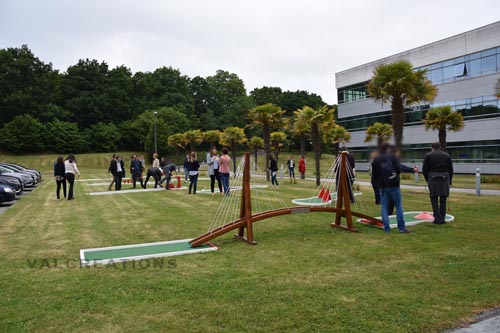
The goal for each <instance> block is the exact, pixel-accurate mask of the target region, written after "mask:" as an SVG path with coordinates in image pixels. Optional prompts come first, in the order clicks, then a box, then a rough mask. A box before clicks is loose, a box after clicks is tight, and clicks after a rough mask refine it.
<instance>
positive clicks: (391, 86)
mask: <svg viewBox="0 0 500 333" xmlns="http://www.w3.org/2000/svg"><path fill="white" fill-rule="evenodd" d="M426 73H427V70H416V71H414V70H413V66H412V64H411V63H410V62H409V61H407V60H401V61H396V62H393V63H392V64H381V65H379V66H377V68H375V71H374V73H373V78H372V79H371V81H370V82H369V83H368V93H369V95H370V96H371V97H373V98H375V100H376V101H381V102H382V103H387V102H390V103H391V110H392V128H393V131H394V141H395V143H396V146H397V147H398V148H401V145H402V144H403V128H404V123H405V106H407V105H412V104H416V103H421V102H431V101H433V100H434V98H435V97H436V95H437V88H436V86H434V85H433V84H432V82H431V81H430V80H429V79H428V78H427V76H426Z"/></svg>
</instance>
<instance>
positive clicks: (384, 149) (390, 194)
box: [372, 143, 410, 233]
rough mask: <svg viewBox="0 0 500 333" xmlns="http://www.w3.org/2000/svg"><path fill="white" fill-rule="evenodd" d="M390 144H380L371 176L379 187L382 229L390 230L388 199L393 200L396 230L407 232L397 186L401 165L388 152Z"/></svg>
mask: <svg viewBox="0 0 500 333" xmlns="http://www.w3.org/2000/svg"><path fill="white" fill-rule="evenodd" d="M390 150H391V146H390V145H389V144H388V143H383V144H382V145H381V146H380V150H379V154H378V156H377V158H375V161H374V162H373V164H372V167H373V169H372V177H373V178H374V179H376V180H377V182H378V187H379V188H380V198H381V201H382V221H383V222H384V231H385V232H390V231H391V228H390V223H389V214H388V205H389V200H392V201H394V205H395V207H396V218H397V221H398V230H399V232H400V233H409V232H410V230H408V229H406V225H405V220H404V215H403V202H402V197H401V189H400V187H399V185H400V184H399V180H400V179H399V174H400V173H401V166H400V163H399V160H398V159H397V158H396V156H394V155H393V154H391V153H390Z"/></svg>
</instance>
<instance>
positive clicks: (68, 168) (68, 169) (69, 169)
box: [64, 154, 80, 200]
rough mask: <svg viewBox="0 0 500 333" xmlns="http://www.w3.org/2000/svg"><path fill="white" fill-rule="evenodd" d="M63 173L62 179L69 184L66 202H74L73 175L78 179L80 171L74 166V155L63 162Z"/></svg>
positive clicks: (70, 155)
mask: <svg viewBox="0 0 500 333" xmlns="http://www.w3.org/2000/svg"><path fill="white" fill-rule="evenodd" d="M64 173H65V175H64V178H65V179H66V180H67V181H68V183H69V191H68V200H74V199H75V197H74V196H73V186H74V184H75V174H76V175H78V176H77V177H78V178H80V171H79V170H78V167H77V166H76V158H75V155H73V154H69V155H68V157H67V158H66V161H64Z"/></svg>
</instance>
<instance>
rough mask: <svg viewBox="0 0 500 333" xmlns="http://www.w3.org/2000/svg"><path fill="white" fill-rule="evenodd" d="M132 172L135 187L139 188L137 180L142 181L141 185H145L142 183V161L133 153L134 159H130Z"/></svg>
mask: <svg viewBox="0 0 500 333" xmlns="http://www.w3.org/2000/svg"><path fill="white" fill-rule="evenodd" d="M130 174H131V175H132V182H133V185H134V189H135V188H137V187H136V185H137V181H139V182H140V184H141V187H143V183H142V163H141V161H140V159H139V158H138V157H137V155H132V159H131V161H130Z"/></svg>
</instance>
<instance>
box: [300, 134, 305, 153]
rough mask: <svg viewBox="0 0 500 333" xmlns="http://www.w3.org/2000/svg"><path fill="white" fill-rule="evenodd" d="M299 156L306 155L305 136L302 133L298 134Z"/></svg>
mask: <svg viewBox="0 0 500 333" xmlns="http://www.w3.org/2000/svg"><path fill="white" fill-rule="evenodd" d="M300 155H301V156H305V155H306V135H305V134H304V133H300Z"/></svg>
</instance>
